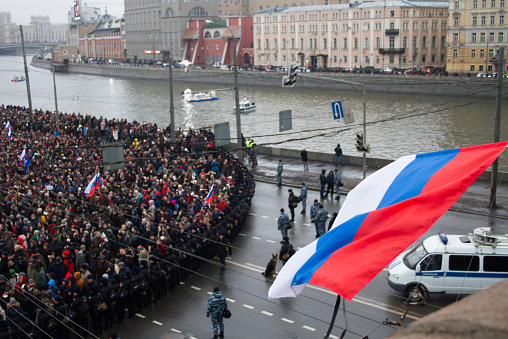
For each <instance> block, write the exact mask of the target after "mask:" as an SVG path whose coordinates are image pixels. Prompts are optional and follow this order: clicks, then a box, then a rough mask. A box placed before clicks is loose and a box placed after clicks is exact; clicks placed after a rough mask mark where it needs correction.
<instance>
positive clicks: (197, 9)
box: [189, 7, 208, 16]
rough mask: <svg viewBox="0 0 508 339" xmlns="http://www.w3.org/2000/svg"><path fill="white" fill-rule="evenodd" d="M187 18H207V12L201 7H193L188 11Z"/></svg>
mask: <svg viewBox="0 0 508 339" xmlns="http://www.w3.org/2000/svg"><path fill="white" fill-rule="evenodd" d="M189 16H208V12H207V11H206V10H204V9H203V8H201V7H194V8H193V9H191V10H190V12H189Z"/></svg>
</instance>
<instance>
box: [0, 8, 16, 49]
mask: <svg viewBox="0 0 508 339" xmlns="http://www.w3.org/2000/svg"><path fill="white" fill-rule="evenodd" d="M20 41H21V39H20V37H19V27H17V26H16V23H14V22H12V20H11V12H0V44H11V43H19V42H20Z"/></svg>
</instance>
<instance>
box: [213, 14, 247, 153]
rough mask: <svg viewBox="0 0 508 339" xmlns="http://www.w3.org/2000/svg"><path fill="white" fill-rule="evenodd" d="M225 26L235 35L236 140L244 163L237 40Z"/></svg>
mask: <svg viewBox="0 0 508 339" xmlns="http://www.w3.org/2000/svg"><path fill="white" fill-rule="evenodd" d="M205 23H207V24H214V22H213V21H212V20H205ZM223 28H226V29H227V30H229V32H230V33H231V36H232V37H233V42H234V44H233V73H234V77H235V113H236V140H237V141H236V142H237V147H238V148H239V151H238V161H239V162H241V163H243V144H242V122H241V117H240V94H239V93H238V63H237V60H236V47H237V46H236V41H235V36H234V34H233V31H232V30H231V28H229V27H228V26H225V27H223Z"/></svg>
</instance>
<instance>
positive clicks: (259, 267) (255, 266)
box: [245, 262, 265, 270]
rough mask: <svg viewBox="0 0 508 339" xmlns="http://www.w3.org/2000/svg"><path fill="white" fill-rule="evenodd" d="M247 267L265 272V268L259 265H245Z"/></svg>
mask: <svg viewBox="0 0 508 339" xmlns="http://www.w3.org/2000/svg"><path fill="white" fill-rule="evenodd" d="M245 265H247V266H250V267H254V268H257V269H260V270H264V269H265V268H264V267H262V266H259V265H255V264H251V263H248V262H247V263H245Z"/></svg>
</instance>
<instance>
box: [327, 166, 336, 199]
mask: <svg viewBox="0 0 508 339" xmlns="http://www.w3.org/2000/svg"><path fill="white" fill-rule="evenodd" d="M333 179H334V174H333V171H332V170H330V172H328V175H327V176H326V194H325V197H326V198H328V193H329V194H330V198H333Z"/></svg>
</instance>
